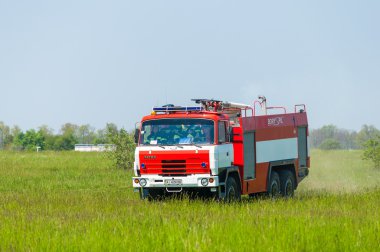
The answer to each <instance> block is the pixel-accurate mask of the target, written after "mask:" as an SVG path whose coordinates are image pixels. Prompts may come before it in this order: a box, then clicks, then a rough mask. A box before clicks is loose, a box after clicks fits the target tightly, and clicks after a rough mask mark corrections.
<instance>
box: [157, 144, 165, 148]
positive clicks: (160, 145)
mask: <svg viewBox="0 0 380 252" xmlns="http://www.w3.org/2000/svg"><path fill="white" fill-rule="evenodd" d="M157 146H158V147H161V148H162V149H165V147H164V146H163V145H162V144H159V145H157Z"/></svg>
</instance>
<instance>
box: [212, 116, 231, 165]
mask: <svg viewBox="0 0 380 252" xmlns="http://www.w3.org/2000/svg"><path fill="white" fill-rule="evenodd" d="M227 126H228V122H227V121H219V122H218V145H217V147H216V149H215V151H217V152H218V154H217V155H218V163H219V164H218V167H219V168H223V167H230V166H231V165H232V161H233V158H234V149H233V145H232V143H230V142H229V139H228V137H227Z"/></svg>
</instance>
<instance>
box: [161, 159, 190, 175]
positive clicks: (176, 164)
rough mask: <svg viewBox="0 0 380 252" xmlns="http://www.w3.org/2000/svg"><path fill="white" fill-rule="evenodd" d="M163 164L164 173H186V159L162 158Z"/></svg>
mask: <svg viewBox="0 0 380 252" xmlns="http://www.w3.org/2000/svg"><path fill="white" fill-rule="evenodd" d="M161 166H162V173H163V174H164V175H168V176H171V175H181V174H186V160H162V161H161Z"/></svg>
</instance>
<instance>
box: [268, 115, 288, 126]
mask: <svg viewBox="0 0 380 252" xmlns="http://www.w3.org/2000/svg"><path fill="white" fill-rule="evenodd" d="M283 123H284V121H283V120H282V117H274V118H268V126H278V125H280V124H283Z"/></svg>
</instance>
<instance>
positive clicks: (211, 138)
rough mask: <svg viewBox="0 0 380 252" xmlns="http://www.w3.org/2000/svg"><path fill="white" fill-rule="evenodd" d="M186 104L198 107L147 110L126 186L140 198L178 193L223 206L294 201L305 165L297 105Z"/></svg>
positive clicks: (303, 120)
mask: <svg viewBox="0 0 380 252" xmlns="http://www.w3.org/2000/svg"><path fill="white" fill-rule="evenodd" d="M193 101H195V102H196V103H197V104H199V106H195V107H179V106H174V105H171V104H169V105H165V106H163V107H154V108H153V111H152V113H151V115H148V116H145V117H143V119H142V121H141V124H140V125H139V126H138V127H137V129H136V132H135V140H136V142H137V147H136V151H135V162H134V172H135V177H133V182H132V183H133V187H134V189H135V191H137V192H139V193H140V196H141V198H142V199H145V198H149V199H155V198H159V197H162V196H164V195H166V194H172V193H179V192H183V191H192V192H203V193H208V194H211V195H214V196H215V197H217V198H219V199H224V200H225V201H233V200H239V199H240V197H241V195H245V194H248V195H256V194H259V193H266V194H269V195H270V196H272V197H276V196H280V195H282V196H284V197H291V196H293V194H294V190H295V189H296V188H297V186H298V184H299V182H300V181H301V180H302V179H303V178H305V177H306V176H307V175H308V173H309V167H310V156H309V148H308V122H307V115H306V108H305V105H304V104H300V105H295V107H294V111H292V113H287V112H286V109H285V108H284V107H267V103H266V98H265V97H264V96H259V100H257V101H255V102H254V103H253V105H251V106H250V105H245V104H240V103H233V102H223V101H219V100H209V99H193ZM259 108H261V109H260V110H259ZM256 109H257V110H259V111H256ZM258 112H260V113H258ZM276 112H277V113H276Z"/></svg>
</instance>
